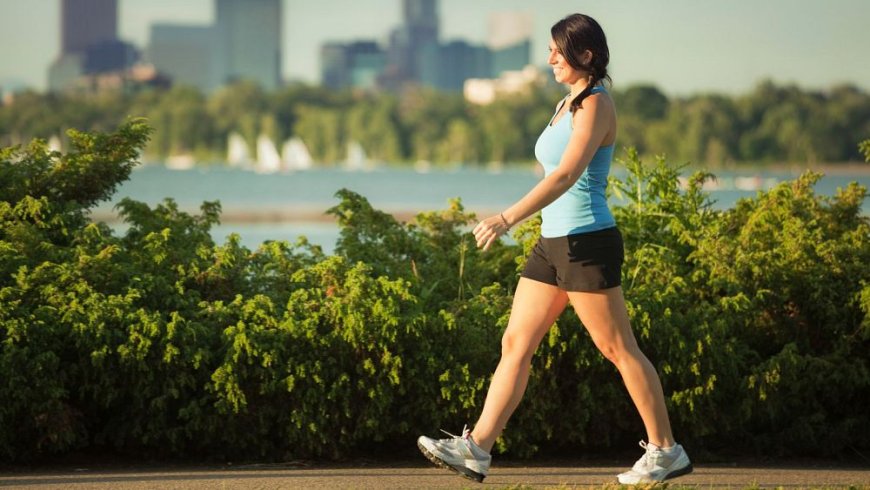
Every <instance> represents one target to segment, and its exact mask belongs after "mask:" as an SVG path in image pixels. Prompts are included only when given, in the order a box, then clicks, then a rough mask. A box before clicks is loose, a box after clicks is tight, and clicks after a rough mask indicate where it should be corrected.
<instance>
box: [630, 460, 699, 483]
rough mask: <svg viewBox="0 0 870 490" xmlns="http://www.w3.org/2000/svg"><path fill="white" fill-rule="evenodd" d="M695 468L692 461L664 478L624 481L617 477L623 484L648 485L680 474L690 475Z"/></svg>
mask: <svg viewBox="0 0 870 490" xmlns="http://www.w3.org/2000/svg"><path fill="white" fill-rule="evenodd" d="M694 469H695V468H694V467H693V466H692V463H689V464H688V465H686V466H684V467H682V468H680V469H678V470H674V471H672V472H670V473H668V474H667V475H665V477H664V478H662V479H661V480H652V479H647V480H640V481H637V482H633V483H623V482H622V481H621V480H620V479H619V477H618V476H617V477H616V479H617V481H619V483H620V484H622V485H647V484H656V483H661V482H663V481H666V480H670V479H672V478H676V477H678V476H683V475H688V474H689V473H691V472H692V471H694Z"/></svg>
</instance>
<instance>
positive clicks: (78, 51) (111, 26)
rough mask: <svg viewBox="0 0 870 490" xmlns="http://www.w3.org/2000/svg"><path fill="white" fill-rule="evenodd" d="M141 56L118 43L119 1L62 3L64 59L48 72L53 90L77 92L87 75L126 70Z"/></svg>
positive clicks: (61, 20) (50, 86)
mask: <svg viewBox="0 0 870 490" xmlns="http://www.w3.org/2000/svg"><path fill="white" fill-rule="evenodd" d="M138 57H139V53H138V51H137V50H136V48H134V47H133V45H131V44H129V43H126V42H123V41H121V40H119V39H118V1H117V0H61V2H60V55H59V56H58V58H57V59H56V60H55V61H54V62H53V63H52V65H51V67H50V68H49V72H48V85H49V89H50V90H54V91H57V90H65V89H68V88H73V87H75V86H76V84H77V83H78V82H79V81H80V78H81V77H82V76H84V75H98V74H101V73H108V72H114V71H121V70H125V69H127V68H129V67H131V66H132V65H133V63H135V62H136V60H137V59H138Z"/></svg>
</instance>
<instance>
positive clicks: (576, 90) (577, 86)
mask: <svg viewBox="0 0 870 490" xmlns="http://www.w3.org/2000/svg"><path fill="white" fill-rule="evenodd" d="M589 81H590V80H589V78H581V79H580V80H577V81H576V82H574V83H573V84H571V86H570V88H571V94H570V100H574V99H575V98H576V97H577V96H578V95H580V93H581V92H583V91H584V90H586V87H588V86H589Z"/></svg>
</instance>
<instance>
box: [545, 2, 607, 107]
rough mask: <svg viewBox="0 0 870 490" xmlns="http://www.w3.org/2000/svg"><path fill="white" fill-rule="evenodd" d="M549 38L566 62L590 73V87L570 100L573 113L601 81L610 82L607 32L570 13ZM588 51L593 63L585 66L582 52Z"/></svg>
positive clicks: (583, 17)
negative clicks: (551, 38)
mask: <svg viewBox="0 0 870 490" xmlns="http://www.w3.org/2000/svg"><path fill="white" fill-rule="evenodd" d="M550 35H552V36H553V42H555V43H556V47H557V48H558V49H559V52H560V53H561V54H562V56H563V57H565V61H567V62H568V64H569V65H571V67H572V68H574V69H575V70H583V71H586V72H589V74H590V75H591V79H590V80H589V85H587V86H586V88H585V89H584V90H583V91H582V92H580V94H578V95H577V97H575V98H574V100H572V101H571V112H573V111H576V110H577V109H579V108H581V107H582V106H583V99H585V98H586V97H589V95H590V94H591V93H592V87H594V86H595V85H596V84H597V83H598V82H600V81H601V80H607V81H608V82H611V79H610V75H608V74H607V64H608V63H609V62H610V50H609V49H607V37H606V36H605V35H604V30H603V29H601V26H600V25H598V22H595V19H593V18H592V17H589V16H588V15H583V14H571V15H569V16H568V17H565V18H564V19H562V20H560V21H559V22H556V23H555V24H554V25H553V27H552V28H550ZM586 50H589V51H590V52H591V53H592V61H591V62H590V63H589V64H588V65H584V64H583V62H582V61H580V60H581V59H582V56H583V53H585V52H586Z"/></svg>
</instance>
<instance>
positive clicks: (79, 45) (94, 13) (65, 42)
mask: <svg viewBox="0 0 870 490" xmlns="http://www.w3.org/2000/svg"><path fill="white" fill-rule="evenodd" d="M117 39H118V0H61V2H60V54H61V55H66V54H84V52H85V50H87V49H88V48H89V47H91V46H93V45H95V44H98V43H101V42H106V41H116V40H117Z"/></svg>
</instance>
